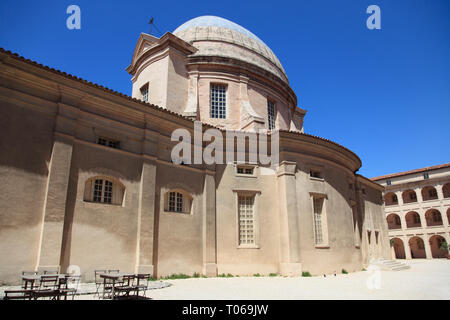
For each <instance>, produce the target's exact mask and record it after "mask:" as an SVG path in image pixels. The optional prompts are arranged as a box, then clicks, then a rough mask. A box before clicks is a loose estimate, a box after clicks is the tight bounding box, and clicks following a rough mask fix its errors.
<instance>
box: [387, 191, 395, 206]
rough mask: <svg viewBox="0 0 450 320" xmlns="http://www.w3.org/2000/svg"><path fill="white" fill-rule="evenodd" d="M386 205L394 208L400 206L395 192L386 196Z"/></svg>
mask: <svg viewBox="0 0 450 320" xmlns="http://www.w3.org/2000/svg"><path fill="white" fill-rule="evenodd" d="M384 203H385V205H386V206H393V205H396V204H398V198H397V195H396V194H395V193H393V192H389V193H387V194H385V196H384Z"/></svg>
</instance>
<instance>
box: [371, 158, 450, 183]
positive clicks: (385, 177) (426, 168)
mask: <svg viewBox="0 0 450 320" xmlns="http://www.w3.org/2000/svg"><path fill="white" fill-rule="evenodd" d="M447 167H450V162H449V163H446V164H439V165H436V166H431V167H425V168H420V169H414V170H409V171H404V172H398V173H391V174H387V175H384V176H379V177H374V178H370V180H372V181H378V180H383V179H388V178H395V177H401V176H405V175H407V174H411V173H419V172H424V171H430V170H436V169H442V168H447Z"/></svg>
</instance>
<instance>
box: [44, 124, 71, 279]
mask: <svg viewBox="0 0 450 320" xmlns="http://www.w3.org/2000/svg"><path fill="white" fill-rule="evenodd" d="M72 150H73V138H72V137H70V136H68V135H65V134H60V133H58V132H55V136H54V142H53V149H52V155H51V159H50V165H49V173H48V178H47V189H46V195H45V203H44V213H43V221H42V227H41V236H40V239H39V251H38V260H37V263H36V269H37V270H44V269H58V270H59V269H60V263H61V245H62V241H63V230H64V216H65V210H66V199H67V188H68V185H69V175H70V166H71V161H72ZM61 271H63V270H61Z"/></svg>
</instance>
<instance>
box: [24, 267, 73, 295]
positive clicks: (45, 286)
mask: <svg viewBox="0 0 450 320" xmlns="http://www.w3.org/2000/svg"><path fill="white" fill-rule="evenodd" d="M66 277H67V275H65V274H59V273H55V274H45V275H39V274H36V275H22V280H23V283H24V285H23V289H24V291H28V292H29V293H30V294H31V296H30V298H31V297H32V298H34V299H37V298H39V297H53V298H54V299H58V300H59V298H60V294H61V291H60V290H61V284H63V283H65V282H66ZM37 281H40V283H39V286H37V285H36V282H37ZM28 286H29V287H28Z"/></svg>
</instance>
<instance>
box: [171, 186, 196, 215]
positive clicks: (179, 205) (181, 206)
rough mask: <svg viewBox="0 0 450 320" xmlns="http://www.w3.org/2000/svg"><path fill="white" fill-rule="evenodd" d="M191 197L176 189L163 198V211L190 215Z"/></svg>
mask: <svg viewBox="0 0 450 320" xmlns="http://www.w3.org/2000/svg"><path fill="white" fill-rule="evenodd" d="M191 205H192V197H191V195H190V194H189V193H187V192H186V191H183V190H180V189H176V190H170V191H168V192H166V194H165V196H164V211H168V212H178V213H187V214H189V213H191Z"/></svg>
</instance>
